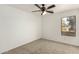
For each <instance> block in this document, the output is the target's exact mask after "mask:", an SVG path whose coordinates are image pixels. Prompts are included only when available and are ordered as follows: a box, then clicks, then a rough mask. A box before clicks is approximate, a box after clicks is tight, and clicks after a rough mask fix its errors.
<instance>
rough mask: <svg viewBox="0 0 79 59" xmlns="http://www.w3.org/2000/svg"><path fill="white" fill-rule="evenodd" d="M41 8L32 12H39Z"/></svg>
mask: <svg viewBox="0 0 79 59" xmlns="http://www.w3.org/2000/svg"><path fill="white" fill-rule="evenodd" d="M40 11H41V10H35V11H32V12H40Z"/></svg>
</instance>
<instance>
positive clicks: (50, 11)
mask: <svg viewBox="0 0 79 59" xmlns="http://www.w3.org/2000/svg"><path fill="white" fill-rule="evenodd" d="M46 12H48V13H54V12H53V11H46Z"/></svg>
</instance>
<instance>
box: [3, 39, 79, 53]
mask: <svg viewBox="0 0 79 59" xmlns="http://www.w3.org/2000/svg"><path fill="white" fill-rule="evenodd" d="M74 53H79V48H78V47H75V46H70V45H66V44H62V43H57V42H54V41H51V40H45V39H39V40H36V41H33V42H31V43H29V44H25V45H23V46H20V47H17V48H15V49H12V50H10V51H7V52H5V53H4V54H74Z"/></svg>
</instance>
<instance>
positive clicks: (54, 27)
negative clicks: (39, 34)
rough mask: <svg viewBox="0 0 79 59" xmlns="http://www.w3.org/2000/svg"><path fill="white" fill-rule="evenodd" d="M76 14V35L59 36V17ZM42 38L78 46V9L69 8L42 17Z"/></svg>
mask: <svg viewBox="0 0 79 59" xmlns="http://www.w3.org/2000/svg"><path fill="white" fill-rule="evenodd" d="M72 15H75V16H76V37H71V36H61V17H65V16H72ZM43 38H44V39H49V40H54V41H59V42H64V43H68V44H72V45H76V46H79V10H77V9H76V10H70V11H65V12H60V13H56V14H52V15H51V14H49V15H46V16H44V17H43Z"/></svg>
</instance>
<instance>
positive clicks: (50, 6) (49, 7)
mask: <svg viewBox="0 0 79 59" xmlns="http://www.w3.org/2000/svg"><path fill="white" fill-rule="evenodd" d="M53 7H55V5H51V6H49V7H48V8H47V9H51V8H53Z"/></svg>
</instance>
